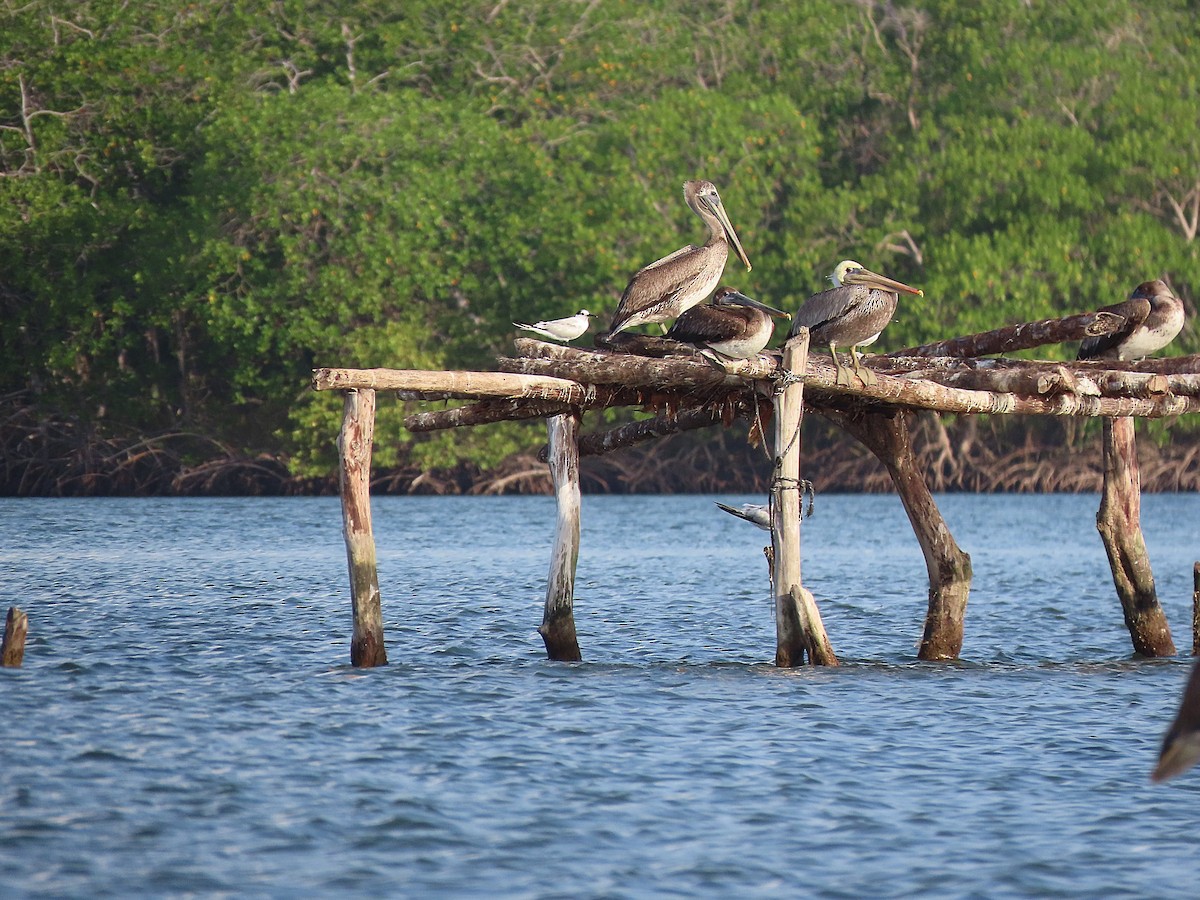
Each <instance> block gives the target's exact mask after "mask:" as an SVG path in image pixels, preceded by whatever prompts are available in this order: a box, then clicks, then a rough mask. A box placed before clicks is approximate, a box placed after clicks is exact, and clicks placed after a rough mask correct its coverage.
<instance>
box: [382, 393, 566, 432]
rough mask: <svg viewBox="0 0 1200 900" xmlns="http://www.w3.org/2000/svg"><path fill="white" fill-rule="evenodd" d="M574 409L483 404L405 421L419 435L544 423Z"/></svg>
mask: <svg viewBox="0 0 1200 900" xmlns="http://www.w3.org/2000/svg"><path fill="white" fill-rule="evenodd" d="M570 408H571V406H570V404H567V403H558V402H556V401H553V400H511V399H504V400H479V401H477V402H475V403H468V404H466V405H465V406H456V407H454V408H452V409H434V410H428V411H426V412H419V413H413V414H412V415H409V416H405V417H404V427H405V428H406V429H408V430H409V431H411V432H413V433H414V434H417V433H420V432H425V431H439V430H441V429H443V428H464V427H466V426H469V425H489V424H491V423H492V422H512V421H519V420H521V419H544V418H546V417H547V416H556V415H559V414H561V413H564V412H567V411H568V410H569V409H570Z"/></svg>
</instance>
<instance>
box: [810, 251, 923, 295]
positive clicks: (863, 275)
mask: <svg viewBox="0 0 1200 900" xmlns="http://www.w3.org/2000/svg"><path fill="white" fill-rule="evenodd" d="M829 280H830V281H832V282H833V286H834V287H841V286H842V285H845V284H861V285H865V286H866V287H869V288H876V289H878V290H881V291H892V292H899V291H904V292H906V293H909V294H916V295H917V296H918V297H924V296H925V292H924V291H923V290H921V289H920V288H914V287H909V286H908V285H907V284H904V283H903V282H901V281H896V280H895V279H892V278H888V277H887V276H886V275H879V274H876V273H875V272H872V271H871V270H870V269H868V268H867V267H866V266H864V265H863V264H862V263H860V262H855V261H854V260H852V259H843V260H842V261H841V262H840V263H838V264H837V267H836V268H834V270H833V274H832V275H830V276H829Z"/></svg>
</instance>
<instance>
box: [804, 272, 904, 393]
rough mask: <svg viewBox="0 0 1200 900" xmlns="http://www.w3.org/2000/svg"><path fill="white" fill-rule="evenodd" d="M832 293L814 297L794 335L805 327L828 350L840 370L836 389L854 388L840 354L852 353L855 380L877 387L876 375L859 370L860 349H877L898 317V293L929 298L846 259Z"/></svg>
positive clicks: (830, 291)
mask: <svg viewBox="0 0 1200 900" xmlns="http://www.w3.org/2000/svg"><path fill="white" fill-rule="evenodd" d="M829 280H830V281H832V282H833V287H832V288H830V289H829V290H827V291H821V293H819V294H813V295H812V296H811V297H809V298H808V299H807V300H806V301H805V302H804V305H803V306H801V307H800V310H799V312H797V313H796V315H795V316H794V317H793V319H792V330H791V334H789V335H788V336H789V337H790V336H791V335H794V334H795V333H796V329H797V328H800V327H801V326H804V327H806V328H808V329H809V331H810V332H811V336H812V341H813V342H815V343H818V344H828V345H829V353H830V354H831V355H832V356H833V365H834V367H835V368H836V369H837V383H838V384H842V385H847V386H849V384H850V375H849V373H848V372H847V371H846V368H845V366H843V365H842V364H841V362H840V361H839V360H838V355H837V348H838V346H839V345H841V346H847V345H848V346H849V347H850V359H851V362H852V364H853V366H854V374H855V375H857V376H858V378H859V380H860V381H861V382H862V383H863V384H874V383H875V381H876V378H875V373H874V372H872V371H871V370H870V369H864V368H861V367H860V366H859V362H860V358H859V355H858V348H859V347H866V346H867V345H868V344H873V343H875V340H876V338H878V337H879V335H880V333H881V332H882V331H883V329H884V328H886V327H887V323H888V322H890V321H891V320H892V316H893V315H895V313H896V303H897V302H898V301H899V297H898V296H897V292H898V291H905V292H907V293H909V294H916V295H917V296H918V297H924V296H925V292H924V291H922V290H918V289H917V288H914V287H909V286H908V285H907V284H903V283H901V282H899V281H894V280H892V279H891V278H888V277H886V276H884V275H876V274H875V273H874V272H872V271H870V270H869V269H866V268H864V267H863V266H862V264H861V263H856V262H855V261H854V260H852V259H844V260H842V261H841V262H840V263H838V264H837V268H836V269H834V270H833V274H832V275H830V276H829Z"/></svg>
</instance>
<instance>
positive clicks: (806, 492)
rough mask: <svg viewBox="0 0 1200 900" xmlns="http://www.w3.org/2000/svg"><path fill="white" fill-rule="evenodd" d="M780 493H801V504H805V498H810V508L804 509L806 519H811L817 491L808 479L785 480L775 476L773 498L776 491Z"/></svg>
mask: <svg viewBox="0 0 1200 900" xmlns="http://www.w3.org/2000/svg"><path fill="white" fill-rule="evenodd" d="M776 488H778V489H779V490H780V491H799V492H800V503H801V505H803V504H804V498H805V497H807V498H808V506H806V507H805V509H804V518H806V519H811V518H812V514H813V508H814V507H815V505H816V502H817V491H816V488H814V487H813V483H812V482H811V481H809V480H808V479H807V478H785V477H784V476H782V475H780V474H778V472H777V473H776V474H775V476H774V477H773V478H772V479H771V496H772V497H774V492H775V489H776Z"/></svg>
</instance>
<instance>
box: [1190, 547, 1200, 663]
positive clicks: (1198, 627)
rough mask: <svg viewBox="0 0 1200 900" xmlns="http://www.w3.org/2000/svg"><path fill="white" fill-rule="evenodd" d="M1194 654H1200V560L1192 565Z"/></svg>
mask: <svg viewBox="0 0 1200 900" xmlns="http://www.w3.org/2000/svg"><path fill="white" fill-rule="evenodd" d="M1192 656H1200V562H1198V563H1196V564H1195V565H1193V566H1192Z"/></svg>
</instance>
